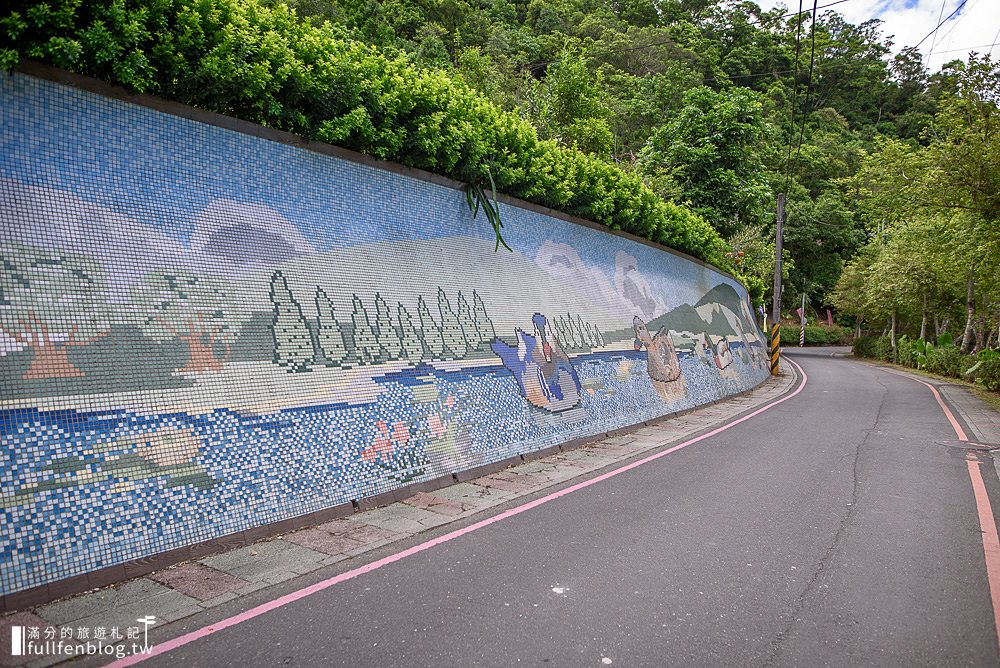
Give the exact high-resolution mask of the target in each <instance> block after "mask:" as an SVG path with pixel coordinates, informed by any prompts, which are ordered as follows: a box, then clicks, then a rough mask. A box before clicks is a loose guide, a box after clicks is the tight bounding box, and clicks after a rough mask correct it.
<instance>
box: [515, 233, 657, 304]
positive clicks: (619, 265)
mask: <svg viewBox="0 0 1000 668" xmlns="http://www.w3.org/2000/svg"><path fill="white" fill-rule="evenodd" d="M535 263H536V264H538V266H539V267H541V268H542V269H544V270H545V271H546V272H547V273H548V274H549V275H550V276H552V277H553V278H555V279H556V280H558V281H560V282H562V283H563V284H565V285H566V286H567V287H571V288H573V289H574V290H577V291H578V292H579V293H580V294H582V295H586V296H587V297H588V298H589V299H590V301H591V303H592V304H594V306H596V307H598V308H600V309H601V310H602V311H604V312H605V313H606V314H608V315H615V316H617V317H619V318H621V317H622V314H626V315H628V316H631V315H636V314H641V315H642V316H644V317H645V318H646V319H647V320H651V319H653V318H655V317H656V316H658V315H661V314H663V313H666V311H667V309H666V307H665V306H664V305H663V301H662V300H660V299H659V298H658V297H657V296H656V295H655V292H654V290H653V288H652V285H651V284H650V282H649V279H648V278H647V277H646V276H644V275H643V274H642V273H641V272H640V271H639V267H638V261H637V260H636V259H635V258H634V257H632V256H631V255H629V254H628V253H625V252H623V251H618V253H617V254H616V255H615V275H614V284H612V282H611V281H610V280H608V277H607V276H606V275H605V273H604V271H603V270H602V269H601V268H600V267H596V266H592V265H588V264H586V263H585V262H584V261H583V260H582V259H581V258H580V255H579V254H578V253H577V252H576V250H575V249H574V248H573V247H572V246H569V245H567V244H564V243H558V242H555V241H551V240H548V241H545V243H543V244H542V245H541V247H540V248H539V249H538V254H537V255H536V256H535Z"/></svg>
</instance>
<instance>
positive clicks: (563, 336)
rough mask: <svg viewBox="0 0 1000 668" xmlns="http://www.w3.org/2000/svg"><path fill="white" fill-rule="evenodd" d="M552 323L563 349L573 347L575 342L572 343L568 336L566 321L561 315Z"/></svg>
mask: <svg viewBox="0 0 1000 668" xmlns="http://www.w3.org/2000/svg"><path fill="white" fill-rule="evenodd" d="M552 323H553V326H554V327H555V328H556V338H558V339H559V343H561V344H562V346H563V348H569V347H570V346H572V345H573V342H572V341H570V339H569V336H567V332H566V321H565V320H564V319H563V317H562V316H561V315H558V316H556V317H555V319H554V320H553V321H552Z"/></svg>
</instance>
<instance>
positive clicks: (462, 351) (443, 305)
mask: <svg viewBox="0 0 1000 668" xmlns="http://www.w3.org/2000/svg"><path fill="white" fill-rule="evenodd" d="M438 312H439V313H440V314H441V338H442V339H444V347H445V354H446V355H449V356H450V357H452V358H453V359H462V358H464V357H465V356H466V355H467V354H468V353H469V344H468V342H467V341H466V340H465V334H463V333H462V325H461V323H460V322H459V321H458V316H456V315H455V312H454V311H453V310H451V302H449V301H448V297H447V295H445V293H444V290H443V289H442V288H438Z"/></svg>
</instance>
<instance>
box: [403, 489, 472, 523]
mask: <svg viewBox="0 0 1000 668" xmlns="http://www.w3.org/2000/svg"><path fill="white" fill-rule="evenodd" d="M403 503H406V504H408V505H411V506H413V507H414V508H423V509H424V510H429V511H431V512H434V513H439V514H441V515H448V516H452V517H454V516H456V515H461V514H462V513H464V512H465V511H466V510H469V508H470V506H467V505H466V504H464V503H461V502H459V501H452V500H451V499H446V498H444V497H441V496H436V495H434V494H428V493H427V492H419V493H417V494H414V495H413V496H411V497H410V498H408V499H406V500H405V501H403Z"/></svg>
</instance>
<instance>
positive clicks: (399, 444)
mask: <svg viewBox="0 0 1000 668" xmlns="http://www.w3.org/2000/svg"><path fill="white" fill-rule="evenodd" d="M409 444H410V428H409V427H408V426H407V425H406V423H405V422H396V423H395V424H394V425H393V426H392V430H391V431H390V430H389V425H388V424H386V422H385V421H384V420H379V421H378V422H376V423H375V436H374V438H372V442H371V445H369V446H368V447H366V448H365V449H364V450H362V451H361V459H363V460H364V461H366V462H373V461H375V460H376V459H378V458H379V457H382V458H383V459H388V458H390V457H392V456H393V455H394V454H395V453H396V450H397V449H400V448H405V447H407V446H408V445H409Z"/></svg>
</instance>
